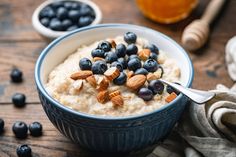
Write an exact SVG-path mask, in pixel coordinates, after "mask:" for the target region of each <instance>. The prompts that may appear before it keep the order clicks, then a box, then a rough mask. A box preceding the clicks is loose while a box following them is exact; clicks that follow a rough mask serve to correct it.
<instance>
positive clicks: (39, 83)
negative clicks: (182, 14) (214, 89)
mask: <svg viewBox="0 0 236 157" xmlns="http://www.w3.org/2000/svg"><path fill="white" fill-rule="evenodd" d="M101 27H113V28H117V27H118V28H119V27H121V28H127V27H128V28H129V27H132V28H136V29H141V30H147V31H152V32H153V33H155V34H158V35H160V36H162V37H163V38H165V39H167V40H169V41H170V42H171V43H172V44H174V45H175V46H176V47H177V48H178V49H180V50H181V52H182V53H183V54H184V56H185V57H186V59H187V61H188V66H189V68H190V73H189V80H188V82H187V85H186V87H191V85H192V82H193V78H194V68H193V64H192V62H191V59H190V58H189V56H188V54H187V52H186V51H185V50H184V49H183V48H182V47H181V46H180V45H179V44H177V43H176V42H175V41H174V40H173V39H171V38H170V37H168V36H166V35H164V34H162V33H160V32H158V31H156V30H153V29H150V28H147V27H143V26H137V25H131V24H120V23H110V24H99V25H95V26H88V27H84V28H81V29H77V30H74V31H72V32H70V33H68V34H66V35H64V36H61V37H59V38H57V39H55V40H54V41H52V42H51V43H50V44H49V45H48V46H47V47H46V48H45V49H44V50H43V51H42V52H41V54H40V56H39V57H38V60H37V62H36V65H35V83H36V86H37V87H38V90H40V92H41V94H43V96H44V97H46V99H47V100H48V101H50V103H52V104H53V105H55V106H56V107H59V108H60V109H62V110H64V111H66V112H69V113H71V114H73V115H75V116H79V117H82V118H87V119H91V120H103V121H124V120H134V119H138V118H144V117H147V116H150V115H153V114H156V113H158V112H161V111H163V110H165V109H168V108H169V107H171V106H172V105H175V102H177V101H178V100H179V99H181V98H182V97H183V94H180V95H179V96H178V97H177V98H176V99H174V100H173V101H172V102H170V103H167V104H166V105H164V106H162V107H160V108H159V109H156V110H154V111H151V112H146V113H143V114H139V115H130V116H124V117H110V116H107V117H103V116H97V115H92V114H87V113H82V112H80V111H76V110H73V109H71V108H69V107H66V106H64V105H63V104H61V103H59V102H58V101H57V100H55V99H54V98H52V97H51V96H50V95H49V94H48V92H47V91H46V89H45V88H44V85H43V83H42V81H41V78H40V71H41V65H42V62H43V60H44V58H45V56H46V55H47V54H48V52H49V51H50V50H51V48H53V47H54V46H55V45H57V44H60V42H61V41H62V40H64V39H66V38H69V37H70V36H72V35H74V34H76V33H79V32H82V31H87V30H91V29H96V28H101Z"/></svg>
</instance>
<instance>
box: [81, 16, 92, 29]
mask: <svg viewBox="0 0 236 157" xmlns="http://www.w3.org/2000/svg"><path fill="white" fill-rule="evenodd" d="M92 22H93V19H92V18H91V17H90V16H82V17H80V18H79V21H78V25H79V26H80V27H84V26H88V25H90V24H91V23H92Z"/></svg>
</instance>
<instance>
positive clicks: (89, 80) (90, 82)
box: [86, 75, 97, 88]
mask: <svg viewBox="0 0 236 157" xmlns="http://www.w3.org/2000/svg"><path fill="white" fill-rule="evenodd" d="M86 81H87V82H88V83H89V84H90V85H91V86H92V87H94V88H96V87H97V82H96V79H95V77H94V75H91V76H89V77H87V78H86Z"/></svg>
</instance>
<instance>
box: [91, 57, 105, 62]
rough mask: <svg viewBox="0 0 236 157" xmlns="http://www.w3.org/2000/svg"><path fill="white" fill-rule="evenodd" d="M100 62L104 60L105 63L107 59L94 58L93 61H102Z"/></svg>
mask: <svg viewBox="0 0 236 157" xmlns="http://www.w3.org/2000/svg"><path fill="white" fill-rule="evenodd" d="M100 60H103V61H104V60H105V59H104V58H102V57H94V58H93V61H94V62H96V61H100Z"/></svg>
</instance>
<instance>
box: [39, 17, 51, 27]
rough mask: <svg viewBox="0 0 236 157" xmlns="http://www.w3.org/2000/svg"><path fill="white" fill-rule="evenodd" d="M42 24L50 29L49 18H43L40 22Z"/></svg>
mask: <svg viewBox="0 0 236 157" xmlns="http://www.w3.org/2000/svg"><path fill="white" fill-rule="evenodd" d="M40 23H41V24H42V25H44V26H45V27H48V26H49V23H50V20H49V18H47V17H44V18H42V19H41V20H40Z"/></svg>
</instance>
